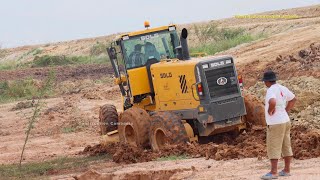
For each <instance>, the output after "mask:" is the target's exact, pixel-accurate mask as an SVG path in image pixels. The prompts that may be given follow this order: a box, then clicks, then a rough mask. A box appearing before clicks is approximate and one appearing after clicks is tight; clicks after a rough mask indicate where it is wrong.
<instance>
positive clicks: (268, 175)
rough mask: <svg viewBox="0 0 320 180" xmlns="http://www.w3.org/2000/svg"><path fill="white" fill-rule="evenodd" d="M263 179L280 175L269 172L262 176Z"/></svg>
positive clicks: (276, 177) (275, 177)
mask: <svg viewBox="0 0 320 180" xmlns="http://www.w3.org/2000/svg"><path fill="white" fill-rule="evenodd" d="M261 179H278V176H275V175H273V174H272V173H270V172H269V173H267V174H265V175H263V176H261Z"/></svg>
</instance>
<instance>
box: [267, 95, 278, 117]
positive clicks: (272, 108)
mask: <svg viewBox="0 0 320 180" xmlns="http://www.w3.org/2000/svg"><path fill="white" fill-rule="evenodd" d="M268 103H269V109H268V113H269V115H270V116H272V115H273V114H274V113H275V110H276V104H277V101H276V99H275V98H271V99H269V102H268Z"/></svg>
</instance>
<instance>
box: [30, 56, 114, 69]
mask: <svg viewBox="0 0 320 180" xmlns="http://www.w3.org/2000/svg"><path fill="white" fill-rule="evenodd" d="M107 62H110V61H109V58H108V57H107V56H106V55H101V56H50V55H45V56H41V57H39V56H36V57H35V58H34V60H33V61H32V64H31V67H48V66H65V65H80V64H103V63H107Z"/></svg>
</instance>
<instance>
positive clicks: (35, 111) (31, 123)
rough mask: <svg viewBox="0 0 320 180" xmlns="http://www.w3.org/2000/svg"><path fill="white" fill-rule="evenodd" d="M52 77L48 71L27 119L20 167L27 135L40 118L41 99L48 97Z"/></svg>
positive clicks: (52, 81) (51, 73)
mask: <svg viewBox="0 0 320 180" xmlns="http://www.w3.org/2000/svg"><path fill="white" fill-rule="evenodd" d="M54 77H55V74H54V72H53V71H50V73H49V76H48V78H47V79H46V80H45V82H44V84H43V85H42V86H40V88H39V89H38V90H37V92H38V94H37V96H36V97H37V100H36V101H35V102H36V103H35V104H34V108H33V111H32V115H31V117H28V118H27V119H28V124H27V131H26V138H25V140H24V144H23V147H22V152H21V156H20V163H19V165H20V167H21V164H22V160H23V154H24V150H25V147H26V144H27V142H28V139H29V135H30V132H31V130H32V129H33V128H34V123H35V122H36V121H37V119H38V118H39V116H40V111H41V109H42V108H43V103H42V99H43V98H44V97H45V96H47V95H49V93H50V91H51V90H52V86H53V83H54Z"/></svg>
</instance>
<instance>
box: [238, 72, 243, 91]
mask: <svg viewBox="0 0 320 180" xmlns="http://www.w3.org/2000/svg"><path fill="white" fill-rule="evenodd" d="M238 82H239V86H240V88H242V87H243V84H242V82H243V80H242V76H241V75H239V76H238Z"/></svg>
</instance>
